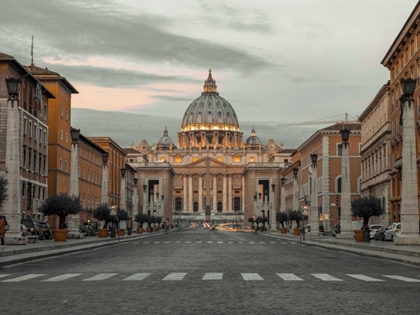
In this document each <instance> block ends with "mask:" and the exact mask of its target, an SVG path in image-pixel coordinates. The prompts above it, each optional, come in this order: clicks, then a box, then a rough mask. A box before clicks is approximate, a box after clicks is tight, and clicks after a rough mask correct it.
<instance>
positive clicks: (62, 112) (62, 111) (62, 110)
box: [61, 106, 64, 117]
mask: <svg viewBox="0 0 420 315" xmlns="http://www.w3.org/2000/svg"><path fill="white" fill-rule="evenodd" d="M63 114H64V109H63V106H61V117H63Z"/></svg>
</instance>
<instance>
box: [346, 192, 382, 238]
mask: <svg viewBox="0 0 420 315" xmlns="http://www.w3.org/2000/svg"><path fill="white" fill-rule="evenodd" d="M383 213H384V210H383V208H382V205H381V199H379V198H376V197H375V196H364V197H360V198H357V199H355V200H353V201H352V202H351V215H352V216H353V217H359V218H363V227H362V229H361V230H354V235H355V238H356V241H357V242H362V241H363V242H369V241H370V236H369V227H368V225H369V219H370V218H371V217H376V216H380V215H381V214H383Z"/></svg>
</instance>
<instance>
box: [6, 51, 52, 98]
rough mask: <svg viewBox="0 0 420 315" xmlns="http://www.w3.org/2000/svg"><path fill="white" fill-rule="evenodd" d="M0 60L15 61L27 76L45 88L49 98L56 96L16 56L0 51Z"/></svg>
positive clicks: (44, 90)
mask: <svg viewBox="0 0 420 315" xmlns="http://www.w3.org/2000/svg"><path fill="white" fill-rule="evenodd" d="M0 61H11V62H13V63H14V64H15V65H16V66H17V67H18V68H19V69H20V70H21V71H23V72H25V75H24V76H25V77H26V76H29V77H30V78H31V79H32V80H34V81H35V82H37V83H39V84H40V85H41V86H42V88H43V92H44V93H45V94H46V95H47V97H48V98H55V96H54V94H52V93H51V92H50V91H49V90H48V89H47V88H45V86H44V85H43V84H42V82H41V81H40V80H38V79H37V78H35V77H34V76H33V75H32V73H31V72H29V71H28V69H26V67H25V66H24V65H22V64H21V63H20V62H19V61H17V60H16V58H15V57H13V56H11V55H8V54H5V53H2V52H0Z"/></svg>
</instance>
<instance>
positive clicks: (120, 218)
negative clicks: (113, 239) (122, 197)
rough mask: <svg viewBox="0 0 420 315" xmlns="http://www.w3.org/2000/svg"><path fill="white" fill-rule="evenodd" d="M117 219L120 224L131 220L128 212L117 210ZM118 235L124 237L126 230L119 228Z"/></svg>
mask: <svg viewBox="0 0 420 315" xmlns="http://www.w3.org/2000/svg"><path fill="white" fill-rule="evenodd" d="M117 219H118V222H121V221H128V219H129V216H128V212H127V211H125V210H124V209H120V208H117ZM118 235H119V236H124V235H125V229H120V228H119V229H118Z"/></svg>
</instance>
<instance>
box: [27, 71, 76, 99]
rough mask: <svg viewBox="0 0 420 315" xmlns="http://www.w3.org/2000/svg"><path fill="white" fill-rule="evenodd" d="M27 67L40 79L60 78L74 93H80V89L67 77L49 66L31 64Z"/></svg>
mask: <svg viewBox="0 0 420 315" xmlns="http://www.w3.org/2000/svg"><path fill="white" fill-rule="evenodd" d="M25 68H26V69H27V70H28V71H29V72H30V73H31V74H33V75H34V76H36V77H37V78H38V79H40V80H58V81H61V82H62V83H63V84H64V85H65V86H66V87H67V88H68V89H69V90H70V92H71V93H73V94H79V91H78V90H76V88H75V87H74V86H73V85H72V84H71V83H70V82H69V81H68V80H67V79H66V78H65V77H62V76H61V75H60V74H59V73H58V72H54V71H51V70H49V69H48V68H40V67H37V66H35V65H34V64H31V65H30V66H25Z"/></svg>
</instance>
